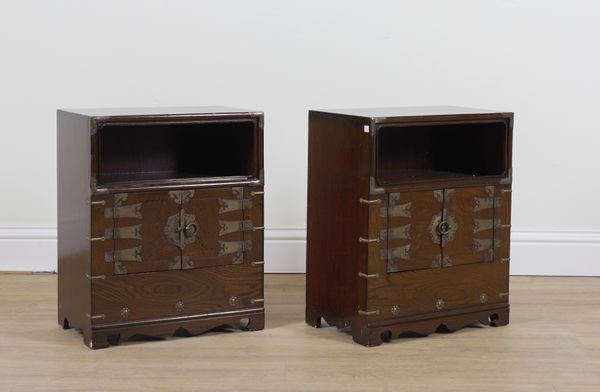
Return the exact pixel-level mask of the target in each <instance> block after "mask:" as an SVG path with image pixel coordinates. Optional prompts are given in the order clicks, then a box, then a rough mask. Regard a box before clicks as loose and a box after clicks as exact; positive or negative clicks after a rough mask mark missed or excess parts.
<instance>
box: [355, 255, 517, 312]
mask: <svg viewBox="0 0 600 392" xmlns="http://www.w3.org/2000/svg"><path fill="white" fill-rule="evenodd" d="M367 296H368V299H367V304H368V310H369V311H370V312H372V314H371V315H369V316H368V317H369V318H368V320H369V321H380V320H386V319H393V318H399V317H406V316H413V315H419V314H427V313H435V312H439V311H445V310H452V309H460V308H468V307H470V306H478V305H479V306H481V305H486V304H496V303H503V302H508V265H507V264H501V263H480V264H470V265H461V266H456V267H453V268H435V269H429V270H417V271H407V272H402V273H398V274H388V275H386V276H384V277H380V278H378V279H369V280H368V293H367Z"/></svg>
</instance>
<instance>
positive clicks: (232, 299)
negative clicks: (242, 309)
mask: <svg viewBox="0 0 600 392" xmlns="http://www.w3.org/2000/svg"><path fill="white" fill-rule="evenodd" d="M238 301H239V299H238V297H236V296H235V295H232V296H231V297H229V305H230V306H236V305H237V304H238Z"/></svg>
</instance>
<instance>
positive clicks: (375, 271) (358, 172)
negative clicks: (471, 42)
mask: <svg viewBox="0 0 600 392" xmlns="http://www.w3.org/2000/svg"><path fill="white" fill-rule="evenodd" d="M512 121H513V115H512V113H500V112H491V111H485V110H476V109H467V108H454V107H431V108H396V109H363V110H338V111H334V112H322V111H320V112H317V111H312V112H310V115H309V163H308V166H309V167H308V244H307V293H306V299H307V304H306V322H307V323H308V324H309V325H312V326H320V324H321V321H322V319H323V318H324V319H325V320H326V321H327V323H328V324H330V325H335V326H337V327H338V328H343V327H347V326H350V327H352V334H353V337H354V340H355V341H357V342H359V343H361V344H364V345H368V346H372V345H378V344H381V342H382V341H387V340H389V339H390V338H391V337H395V336H398V335H400V334H401V333H404V332H417V333H423V334H428V333H431V332H435V331H436V330H437V329H438V328H443V327H445V328H449V329H457V328H460V327H463V326H465V325H467V324H469V323H471V322H474V321H480V322H482V323H485V324H490V323H491V324H493V325H504V324H506V323H508V309H509V305H508V273H509V267H508V266H509V260H510V202H511V200H510V195H511V182H512V180H511V173H512V168H511V154H512V151H511V150H512V149H511V143H512Z"/></svg>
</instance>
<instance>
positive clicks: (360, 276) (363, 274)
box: [358, 272, 379, 279]
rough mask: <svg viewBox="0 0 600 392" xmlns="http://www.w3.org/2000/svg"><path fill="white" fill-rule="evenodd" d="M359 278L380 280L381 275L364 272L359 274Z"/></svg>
mask: <svg viewBox="0 0 600 392" xmlns="http://www.w3.org/2000/svg"><path fill="white" fill-rule="evenodd" d="M358 277H359V278H365V279H369V278H379V274H365V273H364V272H359V273H358Z"/></svg>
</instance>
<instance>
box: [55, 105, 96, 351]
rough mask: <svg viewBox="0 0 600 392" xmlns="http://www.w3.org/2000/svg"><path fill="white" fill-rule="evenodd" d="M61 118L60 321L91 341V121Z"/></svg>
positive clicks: (73, 116) (58, 182)
mask: <svg viewBox="0 0 600 392" xmlns="http://www.w3.org/2000/svg"><path fill="white" fill-rule="evenodd" d="M57 117H58V118H57V168H58V173H57V189H58V195H57V201H58V205H57V213H58V238H59V239H60V240H59V241H58V265H57V271H58V324H59V325H61V326H63V327H64V328H69V327H71V328H77V329H81V330H83V333H84V338H85V339H86V340H88V341H89V339H91V321H90V319H89V318H87V317H86V316H85V315H86V313H88V314H89V313H90V312H91V306H92V304H91V294H90V293H91V285H90V281H89V280H87V279H86V278H85V275H86V274H89V273H90V272H91V271H90V269H91V267H90V264H89V259H90V253H91V249H90V241H89V240H88V237H89V235H90V226H91V213H90V207H89V205H88V204H87V202H88V201H89V200H90V193H91V192H90V174H89V167H87V165H86V162H87V161H88V160H89V156H90V138H89V133H86V132H85V131H86V129H89V127H90V120H89V119H87V118H85V117H80V116H76V115H73V114H70V113H66V112H62V111H59V112H58V116H57ZM75 293H76V294H75Z"/></svg>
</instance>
